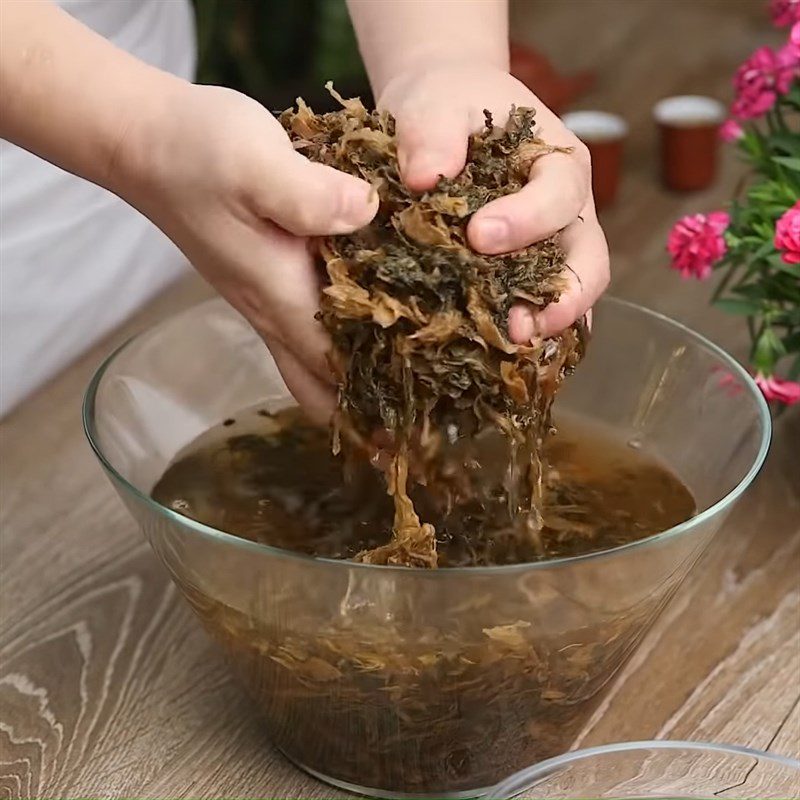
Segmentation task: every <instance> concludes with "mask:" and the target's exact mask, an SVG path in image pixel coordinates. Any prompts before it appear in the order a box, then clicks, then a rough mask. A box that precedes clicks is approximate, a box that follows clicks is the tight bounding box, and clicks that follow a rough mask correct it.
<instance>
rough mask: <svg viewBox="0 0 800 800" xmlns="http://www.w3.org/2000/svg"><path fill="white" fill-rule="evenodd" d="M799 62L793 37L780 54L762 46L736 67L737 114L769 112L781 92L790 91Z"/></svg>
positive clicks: (743, 116)
mask: <svg viewBox="0 0 800 800" xmlns="http://www.w3.org/2000/svg"><path fill="white" fill-rule="evenodd" d="M792 36H794V30H792ZM799 61H800V59H798V54H797V49H796V48H795V45H794V44H793V40H792V41H790V43H789V44H787V45H786V46H785V47H783V48H781V50H780V52H778V53H776V52H775V51H774V50H772V49H770V48H769V47H759V48H758V50H756V51H755V53H753V55H751V56H750V58H748V59H747V61H745V62H744V64H742V65H741V66H740V67H739V69H738V70H736V75H735V76H734V79H733V85H734V87H735V88H736V99H735V100H734V101H733V106H732V107H731V111H732V112H733V115H734V116H735V117H738V118H739V119H752V118H753V117H760V116H761V115H762V114H764V113H765V112H767V111H769V110H770V109H771V108H772V106H774V105H775V101H776V100H777V98H778V95H780V94H786V92H788V91H789V87H790V86H791V85H792V80H793V79H794V78H795V77H796V76H797V72H798V63H799Z"/></svg>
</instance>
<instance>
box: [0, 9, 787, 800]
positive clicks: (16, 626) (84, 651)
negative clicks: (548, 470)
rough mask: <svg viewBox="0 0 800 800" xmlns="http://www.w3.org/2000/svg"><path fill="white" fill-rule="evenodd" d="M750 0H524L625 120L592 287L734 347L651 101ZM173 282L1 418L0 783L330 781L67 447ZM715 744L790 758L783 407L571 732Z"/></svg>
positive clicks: (719, 77) (534, 28)
mask: <svg viewBox="0 0 800 800" xmlns="http://www.w3.org/2000/svg"><path fill="white" fill-rule="evenodd" d="M763 5H764V4H762V3H761V2H755V1H754V2H750V1H749V0H548V2H539V0H529V1H525V0H523V2H518V3H517V4H516V5H515V8H514V17H515V19H514V28H515V31H523V32H526V34H527V38H528V39H529V40H530V41H531V42H537V43H539V44H541V45H543V46H544V48H545V49H546V50H547V51H548V52H549V53H550V54H551V56H552V57H553V58H554V60H555V61H556V62H557V63H558V64H559V65H561V66H562V68H563V67H566V66H567V65H569V64H572V65H573V66H574V67H575V68H576V69H577V68H583V67H590V68H594V69H597V70H598V72H599V73H600V75H599V82H598V86H597V89H596V90H595V91H594V93H593V95H592V96H591V97H589V98H587V99H586V101H585V102H584V103H583V104H582V105H583V106H584V107H599V108H604V109H608V110H611V111H616V112H618V113H621V114H623V115H624V116H625V117H626V118H627V119H628V121H629V123H630V125H631V137H630V141H629V146H628V150H627V169H626V174H625V179H624V182H623V186H622V190H621V195H620V198H619V201H618V203H617V205H616V207H615V208H613V209H611V210H610V211H609V212H608V213H607V214H606V215H605V219H604V223H605V226H606V230H607V233H608V235H609V240H610V242H611V246H612V253H613V268H614V282H613V288H612V292H613V293H615V294H617V295H620V296H624V297H626V298H629V299H632V300H635V301H638V302H641V303H643V304H645V305H648V306H651V307H653V308H656V309H658V310H660V311H663V312H665V313H667V314H669V315H670V316H673V317H675V318H677V319H680V320H682V321H684V322H686V323H688V324H689V325H690V326H691V327H694V328H696V329H698V330H699V331H701V332H702V333H704V334H706V335H708V336H709V337H710V338H712V339H714V340H715V341H716V342H718V343H719V344H721V345H722V346H723V347H725V348H726V349H728V350H730V351H732V352H734V353H736V354H737V355H740V356H741V355H743V354H744V353H745V352H746V349H745V347H746V337H745V333H744V330H743V327H742V326H741V323H740V322H739V321H738V320H735V319H731V318H728V317H725V316H724V315H722V314H721V313H718V312H716V311H713V310H711V309H710V308H709V307H708V304H707V300H708V297H709V294H710V291H711V286H709V285H707V284H703V285H699V284H696V283H683V282H682V281H680V279H679V278H678V277H677V276H676V274H675V273H672V272H671V271H669V270H667V269H666V268H665V266H664V264H665V258H664V241H665V236H666V232H667V230H668V228H669V226H670V224H671V222H672V221H673V220H674V218H675V217H676V216H678V215H680V214H683V213H687V212H689V211H694V210H711V209H714V208H717V207H719V206H720V204H721V203H722V202H724V200H725V199H726V198H727V197H729V196H730V193H731V191H732V187H733V186H734V184H735V181H736V178H737V176H738V175H740V174H741V171H740V167H738V166H737V165H736V164H735V163H734V160H733V159H732V158H730V157H728V158H726V160H725V163H724V167H723V174H722V176H721V179H720V181H719V182H718V184H717V185H716V186H715V187H714V188H713V189H711V190H709V191H707V192H705V193H701V194H695V195H690V196H677V195H670V194H668V193H666V192H664V191H662V190H661V189H660V188H659V186H658V182H657V178H656V174H655V165H656V162H655V159H654V153H655V147H656V140H655V134H654V131H653V127H652V125H651V123H650V120H649V114H650V106H651V105H652V103H653V102H654V101H655V100H657V99H659V98H660V97H663V96H665V95H668V94H675V93H685V92H691V93H708V94H712V95H715V96H718V97H720V98H728V97H729V82H730V75H731V73H732V70H733V68H734V66H735V65H736V64H737V63H738V62H739V61H740V60H741V59H742V58H743V57H745V56H746V55H747V54H748V53H749V52H750V51H751V50H752V49H754V47H756V46H757V45H759V44H760V43H762V42H764V41H770V40H774V34H772V33H771V32H770V30H769V26H768V22H767V19H766V16H765V14H764V11H763ZM208 294H209V290H208V289H207V288H206V287H205V286H204V285H203V284H202V283H201V282H200V281H199V280H198V279H196V278H194V277H189V278H187V279H186V280H184V281H182V282H181V283H179V284H177V285H176V286H174V287H173V288H171V289H170V290H169V291H167V292H166V293H165V294H164V295H163V296H161V297H160V298H158V299H157V300H156V301H155V302H154V303H152V304H151V305H150V306H149V307H148V308H146V309H145V310H144V311H143V312H141V313H140V314H139V315H138V316H137V317H136V318H135V319H133V320H131V321H130V322H129V323H128V324H126V325H125V326H123V328H122V329H121V330H119V331H118V332H117V333H115V334H114V335H113V336H111V337H110V338H109V339H107V340H106V341H104V342H103V343H101V344H100V345H99V346H98V347H96V348H95V349H94V350H93V351H92V352H90V353H89V354H87V355H86V356H85V357H84V358H82V359H81V360H80V361H79V362H77V363H76V364H74V365H73V366H71V367H70V368H69V369H68V370H67V371H66V372H64V373H63V374H62V375H60V376H59V377H58V378H57V379H56V380H54V381H53V382H52V383H51V384H50V385H49V386H47V387H46V388H45V389H44V390H43V391H41V392H39V393H38V394H37V395H36V396H35V397H33V398H32V399H31V400H30V401H29V402H27V403H25V405H24V406H23V407H22V408H20V409H18V410H17V411H16V412H15V413H13V414H12V415H11V416H10V417H8V418H7V419H6V420H5V421H4V422H3V423H2V424H1V425H0V436H2V440H1V443H0V444H1V446H2V451H1V452H2V461H1V462H0V470H1V472H0V507H1V511H0V526H1V528H0V561H1V565H2V566H1V569H2V572H1V573H0V619H1V627H0V797H4V798H76V797H103V798H106V797H108V798H122V797H147V798H156V797H159V798H183V797H195V798H212V797H222V796H225V797H241V798H245V797H246V798H255V797H311V798H322V797H334V796H336V797H338V796H342V795H341V793H336V792H334V791H333V790H331V789H329V788H327V787H325V786H322V785H321V784H318V783H316V782H315V781H313V780H312V779H310V778H308V777H306V776H304V775H302V774H301V773H299V772H298V771H297V770H295V769H294V767H292V766H291V765H290V764H288V763H287V762H286V761H285V760H284V759H283V758H282V757H281V756H280V755H279V754H278V753H277V752H276V751H275V750H274V749H273V748H272V747H271V746H270V744H269V742H268V740H267V738H266V735H265V733H264V731H263V729H262V727H261V725H260V722H259V720H258V719H257V718H256V717H255V715H254V714H253V712H252V709H251V707H250V704H249V702H248V701H247V699H246V698H245V696H244V694H243V692H242V691H241V690H240V689H239V688H238V686H237V685H236V684H235V683H234V682H233V680H232V679H231V678H230V677H229V675H228V673H227V671H226V669H225V666H224V664H223V662H222V660H221V658H220V656H219V654H218V652H217V651H216V649H215V648H214V646H213V645H212V644H211V643H210V642H209V641H208V640H207V639H206V637H205V635H204V634H203V632H202V631H201V630H200V627H199V626H198V625H197V624H196V622H195V621H194V619H193V618H192V616H191V614H190V612H189V611H188V609H187V608H186V607H185V605H184V604H183V602H182V601H181V600H180V598H179V597H178V595H177V593H176V591H175V590H174V589H173V587H172V585H171V583H170V581H169V579H168V577H167V575H166V574H165V572H164V571H163V569H162V568H161V566H160V564H159V563H158V562H157V561H156V558H155V556H154V555H152V554H151V552H150V551H149V549H148V548H147V546H146V545H145V543H144V541H143V540H142V538H141V537H140V535H139V533H138V532H137V530H136V526H135V524H134V522H133V521H132V519H131V518H130V517H129V516H128V515H127V513H126V512H125V510H124V508H123V507H122V505H121V503H120V502H119V501H118V499H117V497H116V495H115V494H114V493H113V490H112V489H111V487H110V485H109V484H108V483H107V482H106V481H105V479H104V478H103V476H102V475H101V472H100V469H99V467H98V466H97V465H96V464H95V462H94V458H93V456H92V454H91V453H90V451H89V448H88V446H87V445H86V443H85V442H84V437H83V433H82V430H81V424H80V413H79V410H80V399H81V395H82V392H83V390H84V388H85V386H86V384H87V382H88V380H89V378H90V376H91V373H92V371H93V370H94V368H95V367H96V366H97V364H98V363H99V361H100V360H101V358H102V357H103V355H104V354H106V353H108V352H109V351H110V350H111V349H112V348H113V347H115V346H116V345H117V344H118V343H120V342H121V341H123V340H124V339H125V338H126V337H127V336H128V335H129V334H130V333H132V332H133V331H136V330H140V329H142V328H144V327H146V326H147V325H149V324H151V323H152V322H154V321H155V320H158V319H161V318H163V317H165V316H167V315H169V314H171V313H173V312H174V311H175V310H177V309H180V308H183V307H185V306H187V305H189V304H192V303H194V302H196V301H197V300H199V299H202V298H204V297H206V296H208ZM651 737H662V738H690V739H701V740H716V741H727V742H735V743H739V744H746V745H751V746H754V747H759V748H766V749H770V750H775V751H779V752H782V753H785V754H787V755H794V756H800V415H798V413H796V412H793V413H789V414H785V415H784V416H783V417H782V418H781V419H780V421H779V422H778V425H777V427H776V432H775V440H774V446H773V449H772V452H771V454H770V456H769V459H768V462H767V465H766V467H765V469H764V471H763V473H762V475H761V476H760V477H759V479H758V480H757V482H756V484H755V485H754V487H753V488H752V489H751V490H750V491H749V492H748V493H747V495H746V496H745V498H744V499H743V500H742V502H741V503H740V505H739V506H738V507H737V508H736V510H735V512H734V514H733V515H732V517H731V518H730V521H729V522H728V523H727V524H726V526H725V527H724V528H723V530H722V531H721V533H720V534H719V535H718V537H717V538H716V540H715V541H714V543H713V544H712V546H711V548H710V550H709V551H708V553H707V554H706V556H705V557H704V559H703V560H702V562H701V564H699V565H698V567H697V568H696V569H695V570H694V572H693V573H692V575H691V576H690V578H689V580H688V582H687V583H686V584H685V585H684V586H683V587H682V589H681V591H680V592H679V593H678V595H677V596H676V598H675V600H674V601H673V602H672V604H671V605H670V606H669V607H668V609H667V610H666V612H665V613H664V614H663V616H662V617H661V619H660V620H659V621H658V623H657V624H656V626H655V628H654V629H653V630H652V631H651V633H650V634H649V635H648V636H647V638H646V639H645V641H644V642H643V644H642V646H641V647H640V649H639V650H638V652H637V653H636V654H635V656H634V657H633V659H632V660H631V661H630V662H629V664H628V665H627V667H626V669H625V670H624V672H623V673H622V674H621V676H620V677H619V679H618V680H617V681H616V683H615V684H614V686H613V688H612V690H611V692H610V694H609V695H608V696H607V698H606V699H605V701H604V702H603V704H602V706H601V707H600V708H599V709H598V710H597V713H596V714H595V715H594V718H593V719H592V721H591V722H590V724H589V725H588V726H587V728H586V729H585V730H584V732H583V733H582V734H581V737H580V740H579V743H580V744H584V745H588V744H597V743H602V742H609V741H619V740H625V739H641V738H651Z"/></svg>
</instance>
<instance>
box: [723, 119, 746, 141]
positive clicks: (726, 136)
mask: <svg viewBox="0 0 800 800" xmlns="http://www.w3.org/2000/svg"><path fill="white" fill-rule="evenodd" d="M742 136H744V131H743V130H742V126H741V125H740V124H739V123H738V122H737V121H736V120H735V119H726V120H725V122H723V123H722V125H720V126H719V138H720V139H722V141H723V142H735V141H736V140H737V139H741V138H742Z"/></svg>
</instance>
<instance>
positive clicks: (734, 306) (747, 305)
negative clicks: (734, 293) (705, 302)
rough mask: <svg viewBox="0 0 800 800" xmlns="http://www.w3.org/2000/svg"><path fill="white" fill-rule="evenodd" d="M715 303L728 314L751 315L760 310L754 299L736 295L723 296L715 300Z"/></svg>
mask: <svg viewBox="0 0 800 800" xmlns="http://www.w3.org/2000/svg"><path fill="white" fill-rule="evenodd" d="M714 305H715V306H716V307H717V308H719V309H721V310H722V311H725V312H726V313H728V314H738V315H739V316H743V317H751V316H753V315H754V314H757V313H758V312H759V310H760V306H759V305H758V303H756V302H755V301H754V300H747V299H744V298H742V299H739V298H736V297H721V298H720V299H719V300H716V301H714Z"/></svg>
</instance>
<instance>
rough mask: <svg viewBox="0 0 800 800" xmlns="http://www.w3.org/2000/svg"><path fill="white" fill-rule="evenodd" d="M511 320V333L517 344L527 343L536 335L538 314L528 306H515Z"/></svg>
mask: <svg viewBox="0 0 800 800" xmlns="http://www.w3.org/2000/svg"><path fill="white" fill-rule="evenodd" d="M511 311H512V318H511V319H510V320H509V328H510V329H511V330H509V333H511V334H512V338H513V341H514V342H516V343H517V344H527V343H528V342H530V341H531V340H532V339H533V338H534V337H535V336H536V335H537V329H536V315H535V314H534V313H533V311H532V310H531V309H530V308H529V307H528V306H523V305H520V306H515V307H514V308H513V309H512V310H511Z"/></svg>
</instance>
